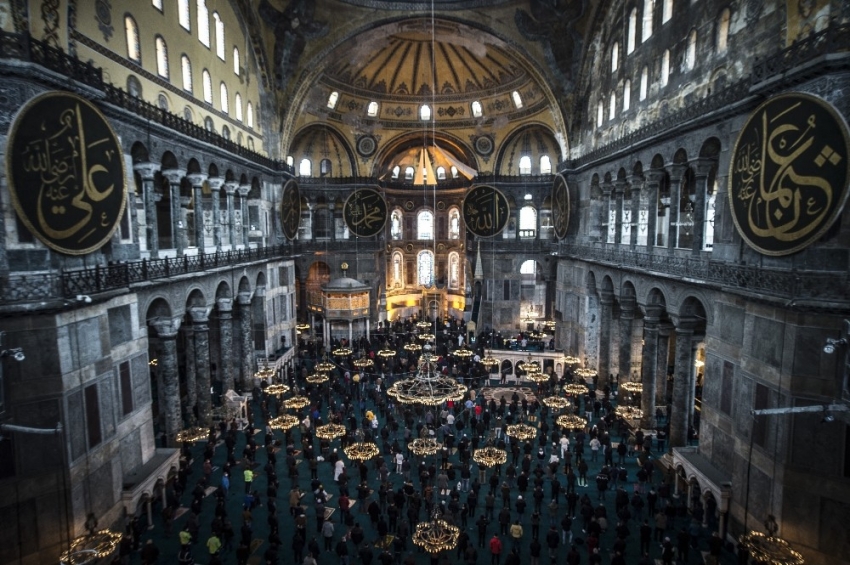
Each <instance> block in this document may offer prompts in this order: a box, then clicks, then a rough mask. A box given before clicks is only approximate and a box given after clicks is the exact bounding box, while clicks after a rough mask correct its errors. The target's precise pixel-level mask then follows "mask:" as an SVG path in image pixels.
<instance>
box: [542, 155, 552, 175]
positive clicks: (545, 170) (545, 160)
mask: <svg viewBox="0 0 850 565" xmlns="http://www.w3.org/2000/svg"><path fill="white" fill-rule="evenodd" d="M540 174H541V175H551V174H552V160H551V159H549V155H541V156H540Z"/></svg>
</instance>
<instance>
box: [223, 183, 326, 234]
mask: <svg viewBox="0 0 850 565" xmlns="http://www.w3.org/2000/svg"><path fill="white" fill-rule="evenodd" d="M249 192H251V185H250V184H240V185H239V203H240V204H241V205H242V245H244V246H245V249H248V232H249V231H251V222H250V221H249V219H248V193H249ZM331 231H333V228H331Z"/></svg>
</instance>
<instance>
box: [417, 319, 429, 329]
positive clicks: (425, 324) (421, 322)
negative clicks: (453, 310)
mask: <svg viewBox="0 0 850 565" xmlns="http://www.w3.org/2000/svg"><path fill="white" fill-rule="evenodd" d="M416 327H417V328H419V329H420V330H430V329H431V322H429V321H428V320H419V321H418V322H416Z"/></svg>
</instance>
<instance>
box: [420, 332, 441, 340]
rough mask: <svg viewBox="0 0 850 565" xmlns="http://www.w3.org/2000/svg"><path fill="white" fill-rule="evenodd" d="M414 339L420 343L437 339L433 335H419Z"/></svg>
mask: <svg viewBox="0 0 850 565" xmlns="http://www.w3.org/2000/svg"><path fill="white" fill-rule="evenodd" d="M416 337H417V338H419V339H420V340H422V341H434V340H435V339H437V337H436V336H435V335H434V334H428V333H425V334H419V335H418V336H416Z"/></svg>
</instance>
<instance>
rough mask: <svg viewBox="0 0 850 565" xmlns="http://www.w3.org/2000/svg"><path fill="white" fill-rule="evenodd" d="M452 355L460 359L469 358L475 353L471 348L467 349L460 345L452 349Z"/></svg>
mask: <svg viewBox="0 0 850 565" xmlns="http://www.w3.org/2000/svg"><path fill="white" fill-rule="evenodd" d="M452 355H454V356H455V357H460V358H461V359H469V358H470V357H472V356H473V355H475V352H474V351H472V350H471V349H467V348H466V347H461V348H458V349H455V350H454V351H452Z"/></svg>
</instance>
